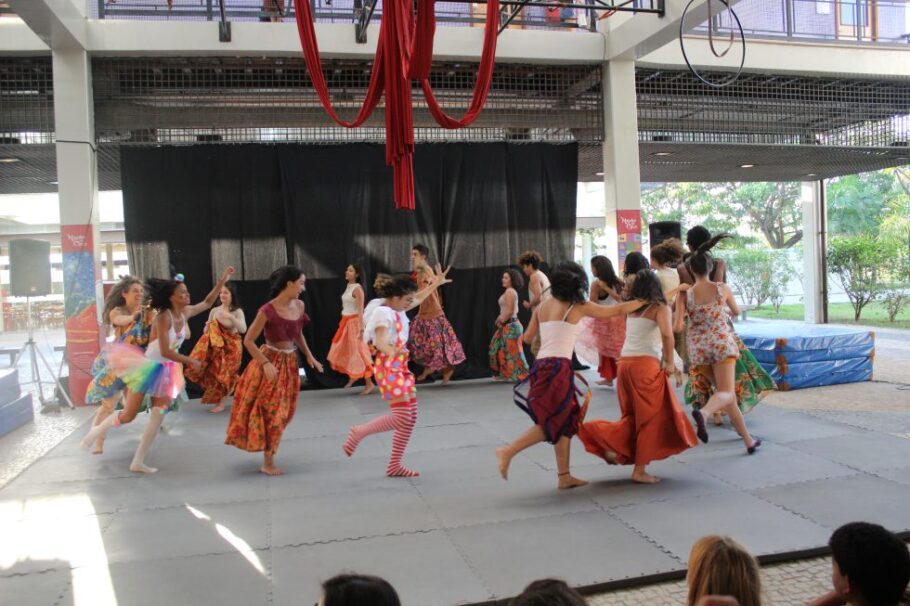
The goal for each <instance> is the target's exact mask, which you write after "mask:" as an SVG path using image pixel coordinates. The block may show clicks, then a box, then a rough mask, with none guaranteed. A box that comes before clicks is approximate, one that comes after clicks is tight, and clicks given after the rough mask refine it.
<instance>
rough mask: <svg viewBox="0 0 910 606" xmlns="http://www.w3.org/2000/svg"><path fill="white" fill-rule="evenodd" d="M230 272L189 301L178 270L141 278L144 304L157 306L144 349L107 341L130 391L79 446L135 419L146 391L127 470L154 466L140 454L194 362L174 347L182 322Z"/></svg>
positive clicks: (209, 299) (184, 329) (184, 332)
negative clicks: (170, 276)
mask: <svg viewBox="0 0 910 606" xmlns="http://www.w3.org/2000/svg"><path fill="white" fill-rule="evenodd" d="M233 273H234V268H233V267H228V268H227V269H226V270H225V271H224V273H223V274H222V275H221V279H220V280H219V281H218V283H217V284H216V285H215V288H213V289H212V291H211V292H210V293H209V294H208V296H206V298H205V300H204V301H203V302H202V303H197V304H195V305H190V292H189V290H187V287H186V284H184V282H183V276H182V275H181V274H178V275H177V276H176V278H175V279H174V280H160V279H155V278H149V279H148V280H147V281H146V290H147V291H148V294H149V298H150V302H149V305H150V306H151V307H152V308H153V309H157V310H158V316H157V317H156V318H155V323H154V325H153V328H152V336H151V341H150V342H149V345H148V349H146V351H145V352H143V351H142V350H141V349H139V348H138V347H134V346H131V345H122V344H113V345H111V346H110V363H111V368H113V370H114V372H116V373H117V376H119V377H120V378H121V379H123V382H124V383H125V384H126V386H127V387H128V388H129V390H130V391H129V395H128V396H127V398H126V403H125V404H124V406H123V410H121V411H120V412H119V413H117V414H113V415H111V416H109V417H108V418H107V419H105V420H104V421H103V422H102V423H100V424H98V425H96V426H95V427H94V428H92V430H91V431H90V432H89V433H88V435H87V436H85V438H83V440H82V445H83V447H85V448H88V446H89V445H90V444H91V443H92V442H93V441H94V440H95V439H96V438H97V437H98V436H99V435H103V432H106V431H107V430H108V429H110V428H111V427H119V426H120V425H123V424H124V423H129V422H131V421H132V420H133V419H135V418H136V414H137V413H138V412H139V407H140V405H141V404H142V400H143V398H145V397H146V396H148V397H150V398H151V406H150V408H149V410H148V413H149V420H148V424H147V425H146V426H145V431H144V432H143V434H142V439H141V440H140V441H139V447H138V448H137V449H136V454H135V455H134V456H133V461H132V463H131V464H130V471H134V472H138V473H155V472H156V471H158V470H157V469H155V468H154V467H149V466H148V465H146V464H145V455H146V453H148V450H149V448H151V446H152V442H153V441H154V440H155V436H157V435H158V430H159V429H160V428H161V423H162V422H163V421H164V415H165V413H167V411H168V409H169V408H170V406H171V403H172V402H173V401H174V400H175V399H176V398H177V396H178V394H180V393H181V392H182V391H183V385H184V380H183V365H184V364H187V365H193V366H199V361H198V360H193V359H191V358H189V357H187V356H184V355H183V354H181V353H180V352H179V351H178V350H179V349H180V345H182V344H183V341H184V340H186V338H187V337H188V336H189V326H188V325H187V322H188V320H189V319H190V318H192V317H193V316H195V315H197V314H200V313H202V312H204V311H206V310H207V309H209V308H210V307H211V306H212V304H213V303H214V302H215V299H216V298H217V297H218V293H220V292H221V288H222V287H223V286H224V284H225V282H227V281H228V280H229V279H230V277H231V275H233Z"/></svg>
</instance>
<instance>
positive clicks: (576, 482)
mask: <svg viewBox="0 0 910 606" xmlns="http://www.w3.org/2000/svg"><path fill="white" fill-rule="evenodd" d="M587 485H588V481H587V480H580V479H578V478H576V477H575V476H573V475H572V474H570V473H567V474H566V475H564V476H560V477H559V489H560V490H567V489H569V488H578V487H579V486H587Z"/></svg>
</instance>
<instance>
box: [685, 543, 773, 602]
mask: <svg viewBox="0 0 910 606" xmlns="http://www.w3.org/2000/svg"><path fill="white" fill-rule="evenodd" d="M686 584H687V585H688V586H689V596H688V601H687V602H686V603H687V605H688V606H698V605H699V604H704V603H705V602H704V601H703V598H706V597H707V596H714V597H718V596H727V597H731V598H735V599H736V600H737V601H738V602H739V605H740V606H761V575H760V573H759V570H758V562H757V561H756V560H755V558H754V557H753V556H752V554H750V553H749V552H748V551H746V549H745V548H744V547H743V546H742V545H740V544H739V543H737V542H736V541H734V540H733V539H731V538H730V537H720V536H706V537H702V538H700V539H698V540H697V541H695V544H694V545H692V552H691V553H690V554H689V571H688V572H687V573H686ZM708 603H710V601H709V602H708Z"/></svg>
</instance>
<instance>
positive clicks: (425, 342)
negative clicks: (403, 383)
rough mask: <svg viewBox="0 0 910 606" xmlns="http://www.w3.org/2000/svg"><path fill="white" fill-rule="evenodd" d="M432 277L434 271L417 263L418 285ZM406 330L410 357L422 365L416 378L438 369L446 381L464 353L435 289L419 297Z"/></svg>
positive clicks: (421, 285)
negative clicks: (414, 315)
mask: <svg viewBox="0 0 910 606" xmlns="http://www.w3.org/2000/svg"><path fill="white" fill-rule="evenodd" d="M435 279H436V275H435V274H434V273H433V270H432V269H430V267H429V266H428V265H420V266H418V268H417V287H418V288H426V287H428V286H430V285H432V284H433V281H434V280H435ZM408 332H409V337H408V351H409V352H410V356H411V359H412V360H413V361H414V362H416V363H417V364H419V365H420V366H422V367H423V372H421V373H420V376H419V377H417V380H418V381H423V380H424V379H426V378H427V377H429V376H430V375H431V374H433V373H434V372H437V371H440V370H441V371H442V384H443V385H447V384H448V382H449V380H450V379H451V378H452V373H454V372H455V367H456V366H458V365H459V364H461V363H462V362H464V360H465V355H464V349H463V348H462V346H461V342H460V341H459V340H458V337H457V336H456V335H455V330H454V329H453V328H452V325H451V324H450V323H449V320H448V318H446V314H445V311H443V309H442V304H441V303H440V301H439V293H438V292H431V293H430V294H429V296H427V298H426V299H424V300H423V302H422V303H421V304H420V310H419V311H418V312H417V317H415V318H414V321H413V322H412V324H411V328H410V330H409V331H408Z"/></svg>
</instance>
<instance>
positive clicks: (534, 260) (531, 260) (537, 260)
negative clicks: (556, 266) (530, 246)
mask: <svg viewBox="0 0 910 606" xmlns="http://www.w3.org/2000/svg"><path fill="white" fill-rule="evenodd" d="M541 263H543V257H542V256H541V255H540V253H539V252H537V251H536V250H526V251H524V252H523V253H521V255H519V257H518V264H519V265H530V266H531V267H533V268H534V269H540V264H541Z"/></svg>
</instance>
